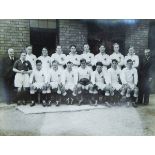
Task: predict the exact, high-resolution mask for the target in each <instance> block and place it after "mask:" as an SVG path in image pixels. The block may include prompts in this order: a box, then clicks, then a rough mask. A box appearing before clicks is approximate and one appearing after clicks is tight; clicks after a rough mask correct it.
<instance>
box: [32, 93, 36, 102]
mask: <svg viewBox="0 0 155 155" xmlns="http://www.w3.org/2000/svg"><path fill="white" fill-rule="evenodd" d="M31 101H35V102H36V93H35V94H31Z"/></svg>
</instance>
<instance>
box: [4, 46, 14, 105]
mask: <svg viewBox="0 0 155 155" xmlns="http://www.w3.org/2000/svg"><path fill="white" fill-rule="evenodd" d="M16 60H17V59H16V58H15V56H14V49H12V48H9V49H8V56H7V57H5V58H4V59H3V63H2V65H3V69H2V70H3V72H2V74H3V78H4V86H5V96H6V102H7V104H10V103H11V102H12V101H13V99H15V98H14V96H15V95H14V77H15V73H14V72H13V65H14V62H15V61H16Z"/></svg>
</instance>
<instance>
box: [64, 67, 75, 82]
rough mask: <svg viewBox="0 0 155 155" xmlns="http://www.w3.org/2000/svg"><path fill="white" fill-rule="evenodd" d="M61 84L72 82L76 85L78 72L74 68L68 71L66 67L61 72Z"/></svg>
mask: <svg viewBox="0 0 155 155" xmlns="http://www.w3.org/2000/svg"><path fill="white" fill-rule="evenodd" d="M62 77H63V78H62V84H63V85H66V84H74V85H76V84H77V82H78V74H77V72H76V71H75V70H73V69H72V70H71V71H68V69H65V70H64V72H63V74H62Z"/></svg>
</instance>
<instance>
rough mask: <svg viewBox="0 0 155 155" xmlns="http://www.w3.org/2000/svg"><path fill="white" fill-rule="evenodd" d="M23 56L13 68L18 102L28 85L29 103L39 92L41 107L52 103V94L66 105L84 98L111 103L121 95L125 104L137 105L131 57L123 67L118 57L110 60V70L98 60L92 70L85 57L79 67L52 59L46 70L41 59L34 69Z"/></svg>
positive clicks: (23, 102)
mask: <svg viewBox="0 0 155 155" xmlns="http://www.w3.org/2000/svg"><path fill="white" fill-rule="evenodd" d="M26 56H27V55H26V53H24V52H23V53H21V56H20V59H19V60H17V61H16V62H15V64H14V67H13V71H14V72H16V75H15V81H14V85H15V87H16V88H17V89H18V92H17V100H18V105H19V104H25V103H26V102H25V101H26V99H27V93H28V91H27V90H28V89H29V88H30V96H31V104H30V105H31V106H34V105H35V104H36V102H37V101H36V98H37V97H36V95H37V93H38V92H39V93H40V94H41V103H42V105H43V106H51V104H52V102H53V97H54V102H55V104H56V106H58V105H59V104H60V103H61V102H63V101H65V102H66V103H67V104H73V103H76V102H78V105H81V104H83V103H84V102H85V101H87V102H89V104H91V105H92V104H94V105H97V104H98V102H104V103H105V104H106V105H107V106H110V104H109V103H110V102H113V103H116V102H120V99H121V98H122V97H124V96H125V97H126V101H127V104H128V105H129V104H130V103H131V102H130V101H132V104H133V106H136V104H135V102H136V99H137V97H138V88H137V83H138V74H137V69H136V68H135V67H133V63H134V62H133V60H131V59H128V60H127V64H126V67H125V68H124V69H122V70H121V68H120V67H119V65H118V64H119V62H118V60H117V59H111V67H110V68H109V69H107V68H105V67H104V65H103V62H101V61H97V62H96V64H95V66H96V69H95V70H94V71H93V70H92V68H91V67H90V65H89V64H88V63H87V60H86V59H85V58H82V59H80V66H79V67H78V65H77V66H76V67H75V66H74V64H73V62H72V61H70V60H66V68H65V69H63V68H62V66H60V64H59V62H58V61H57V60H53V61H52V62H51V68H50V69H48V70H47V69H46V70H45V69H44V68H43V67H42V66H43V62H42V61H41V60H40V59H37V60H36V63H35V66H33V67H34V68H35V69H33V68H32V65H31V63H30V62H29V61H28V60H26ZM72 60H73V59H72Z"/></svg>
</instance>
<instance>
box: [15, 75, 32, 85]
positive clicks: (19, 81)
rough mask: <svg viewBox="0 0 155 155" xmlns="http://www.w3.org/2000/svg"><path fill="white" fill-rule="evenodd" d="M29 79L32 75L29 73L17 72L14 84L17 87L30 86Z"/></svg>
mask: <svg viewBox="0 0 155 155" xmlns="http://www.w3.org/2000/svg"><path fill="white" fill-rule="evenodd" d="M29 79H30V77H29V75H28V74H21V73H16V75H15V80H14V86H15V87H17V88H21V87H25V88H26V87H30V83H29Z"/></svg>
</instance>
